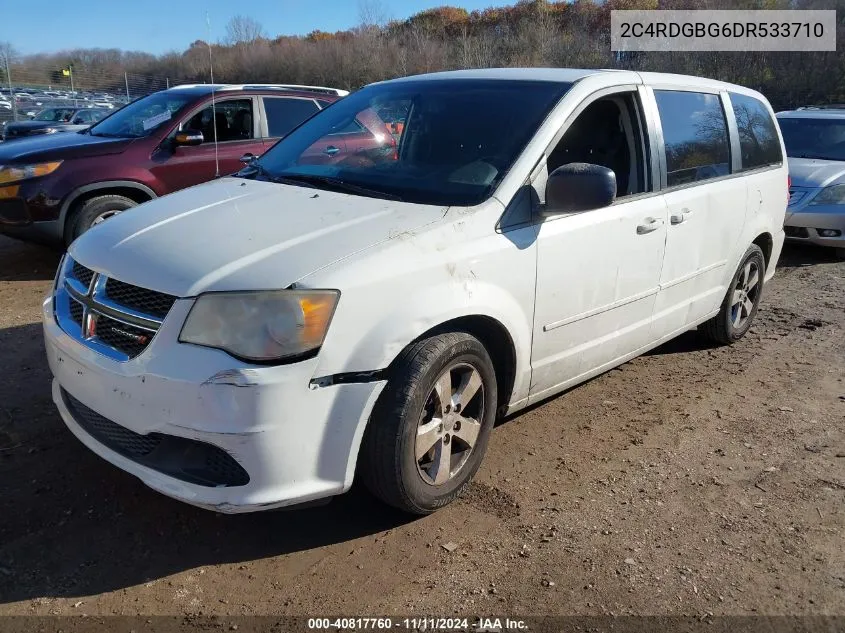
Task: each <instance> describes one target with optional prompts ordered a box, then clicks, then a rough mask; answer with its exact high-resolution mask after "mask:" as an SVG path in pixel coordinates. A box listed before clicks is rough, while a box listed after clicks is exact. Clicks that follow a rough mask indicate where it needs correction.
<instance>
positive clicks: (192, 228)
mask: <svg viewBox="0 0 845 633" xmlns="http://www.w3.org/2000/svg"><path fill="white" fill-rule="evenodd" d="M445 212H446V208H445V207H437V206H426V205H419V204H409V203H401V202H394V201H391V200H381V199H374V198H365V197H362V196H353V195H346V194H342V193H334V192H330V191H323V190H318V189H310V188H306V187H297V186H290V185H281V184H275V183H269V182H259V181H254V180H244V179H240V178H223V179H221V180H217V181H213V182H210V183H206V184H204V185H198V186H196V187H192V188H190V189H185V190H183V191H180V192H178V193H174V194H171V195H169V196H165V197H163V198H158V199H156V200H153V201H151V202H147V203H145V204H143V205H141V206H139V207H136V208H134V209H132V210H130V211H127V212H124V213H121V214H120V215H118V216H115V217H114V218H112V219H110V220H108V221H106V222H103V223H101V224H99V225H97V226H95V227H93V228H92V229H91V230H89V231H88V232H86V233H85V234H83V235H82V236H81V237H80V238H79V239H77V240H76V241H75V242H74V243H73V244H72V245H71V247H70V249H69V253H70V255H71V257H73V258H74V259H75V260H77V261H79V262H80V263H81V264H83V265H85V266H87V267H89V268H92V269H94V270H96V271H98V272H101V273H105V274H107V275H109V276H112V277H115V278H117V279H120V280H121V281H125V282H127V283H131V284H135V285H137V286H142V287H144V288H150V289H153V290H158V291H160V292H165V293H168V294H171V295H176V296H179V297H192V296H195V295H198V294H200V293H203V292H209V291H224V290H267V289H277V288H285V287H287V286H289V285H290V284H292V283H294V282H295V281H298V280H300V279H302V278H303V277H305V276H306V275H308V274H310V273H312V272H314V271H316V270H318V269H320V268H322V267H324V266H328V265H329V264H332V263H334V262H336V261H338V260H339V259H343V258H344V257H347V256H349V255H352V254H353V253H356V252H358V251H361V250H363V249H366V248H368V247H370V246H372V245H374V244H377V243H379V242H382V241H384V240H389V239H393V238H396V237H398V236H400V235H402V234H407V233H408V232H409V231H413V230H414V229H416V228H419V227H421V226H423V225H425V224H429V223H431V222H434V221H436V220H438V219H440V218H442V217H443V215H444V214H445Z"/></svg>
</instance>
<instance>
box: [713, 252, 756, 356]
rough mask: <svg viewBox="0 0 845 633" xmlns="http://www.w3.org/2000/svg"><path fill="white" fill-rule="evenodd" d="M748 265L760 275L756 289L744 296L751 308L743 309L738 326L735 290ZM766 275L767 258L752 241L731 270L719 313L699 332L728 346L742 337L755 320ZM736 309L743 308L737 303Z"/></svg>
mask: <svg viewBox="0 0 845 633" xmlns="http://www.w3.org/2000/svg"><path fill="white" fill-rule="evenodd" d="M749 265H751V266H752V268H753V269H755V270H756V272H757V274H758V275H759V280H758V282H757V286H756V289H755V292H754V293H753V294H751V293H749V294H748V295H747V298H748V299H749V300H750V302H751V304H752V306H753V307H752V308H751V309H750V310H745V312H743V313H745V314H747V317H746V318H745V319H744V320H742V321H741V322H740V323H739V326H738V327H737V325H735V316H736V312H735V311H734V310H735V305H733V303H734V302H733V298H734V292H736V291H737V290H738V286H740V284H741V283H742V281H743V278H744V277H743V276H744V275H745V270H746V267H747V266H749ZM765 276H766V258H765V257H764V256H763V251H762V250H761V249H760V247H759V246H757V245H756V244H752V245H751V246H750V247H749V248H748V250H747V251H745V255H744V256H743V257H742V261H741V262H740V264H739V268H737V270H736V272H735V273H734V276H733V279H732V280H731V284H730V286H728V292H727V294H726V295H725V298H724V300H723V301H722V307H721V308H720V309H719V314H717V315H716V316H714V317H713V318H712V319H710V320H709V321H706V322H705V323H703V324H702V325H701V326H700V327H699V332H701V333H702V334H703V335H704V336H705V337H707V338H708V339H710V340H711V341H714V342H716V343H720V344H722V345H731V344H732V343H735V342H736V341H738V340H739V339H741V338H742V337H743V336H745V334H746V333H747V332H748V330H749V329H751V323H752V322H753V321H754V317H755V315H756V314H757V309H758V308H759V307H760V300H761V299H762V297H763V280H764V277H765ZM737 309H742V307H741V306H740V307H738V308H737ZM741 314H742V313H741ZM741 314H740V317H741Z"/></svg>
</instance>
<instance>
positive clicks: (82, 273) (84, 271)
mask: <svg viewBox="0 0 845 633" xmlns="http://www.w3.org/2000/svg"><path fill="white" fill-rule="evenodd" d="M71 275H73V277H74V279H76V280H77V281H79V282H80V283H82V285H83V286H85V287H86V288H87V287H88V286H90V285H91V279H93V278H94V271H93V270H91V269H90V268H86V267H85V266H83V265H82V264H80V263H79V262H77V261H74V262H73V267H72V268H71Z"/></svg>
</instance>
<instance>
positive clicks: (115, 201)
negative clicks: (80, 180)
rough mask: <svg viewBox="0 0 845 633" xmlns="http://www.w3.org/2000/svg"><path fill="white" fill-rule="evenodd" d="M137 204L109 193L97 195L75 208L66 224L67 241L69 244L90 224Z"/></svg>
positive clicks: (124, 197) (104, 219)
mask: <svg viewBox="0 0 845 633" xmlns="http://www.w3.org/2000/svg"><path fill="white" fill-rule="evenodd" d="M135 206H138V203H137V202H135V201H134V200H132V199H131V198H127V197H126V196H119V195H115V194H110V195H106V196H97V197H96V198H91V199H89V200H86V201H85V202H83V203H82V205H81V206H80V207H79V208H78V209H77V210H76V212H75V213H74V215H73V217H72V218H71V221H70V223H69V226H68V234H69V235H68V236H67V237H68V239H67V243H68V244H70V243H71V242H72V241H73V240H75V239H76V238H77V237H79V236H80V235H82V234H83V233H85V231H87V230H88V229H90V228H91V227H92V226H96V225H97V224H100V223H101V222H105V221H106V220H108V219H109V218H112V217H114V216H115V215H117V214H119V213H122V212H123V211H126V209H131V208H132V207H135Z"/></svg>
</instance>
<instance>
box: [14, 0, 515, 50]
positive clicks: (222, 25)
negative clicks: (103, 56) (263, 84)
mask: <svg viewBox="0 0 845 633" xmlns="http://www.w3.org/2000/svg"><path fill="white" fill-rule="evenodd" d="M367 1H368V2H370V3H375V4H376V5H377V6H380V7H381V8H382V9H383V12H384V14H386V17H387V18H388V19H404V18H407V17H408V16H410V15H413V14H414V13H417V12H419V11H422V10H423V9H429V8H432V7H437V6H442V5H444V4H451V5H453V6H461V7H464V8H466V9H467V10H470V11H471V10H473V9H483V8H486V7H489V6H497V5H505V4H513V2H514V0H454V1H453V2H449V1H448V0H367ZM2 4H5V3H2ZM206 12H208V15H209V18H210V22H211V38H210V39H211V40H212V41H218V40H220V39H222V38H223V36H224V34H225V32H226V23H227V22H228V21H229V19H230V18H231V17H233V16H234V15H238V14H241V15H245V16H248V17H251V18H254V19H255V20H257V21H258V22H260V23H261V24H262V25H263V26H264V30H265V31H266V33H267V34H268V35H270V36H271V37H275V36H277V35H304V34H306V33H309V32H310V31H313V30H315V29H319V30H321V31H339V30H344V29H348V28H350V27H352V26H354V25H356V24H358V22H359V15H360V10H359V2H358V0H249V1H248V2H238V1H233V0H141V1H137V0H85V1H84V2H68V1H67V0H61V1H59V0H41V1H39V2H21V1H14V2H12V3H11V8H6V10H5V11H4V15H3V20H2V22H0V42H3V41H8V42H11V44H12V46H14V47H15V49H17V51H18V52H20V53H22V54H24V55H28V54H32V53H42V52H55V51H59V50H64V49H70V48H121V49H123V50H139V51H145V52H148V53H153V54H156V55H158V54H161V53H165V52H168V51H171V50H177V51H182V50H184V49H185V48H187V47H188V45H189V44H190V43H191V42H193V41H195V40H198V39H203V40H207V39H209V38H208V27H207V26H206ZM45 16H50V19H49V20H45V19H44V18H45ZM51 25H55V26H51Z"/></svg>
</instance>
